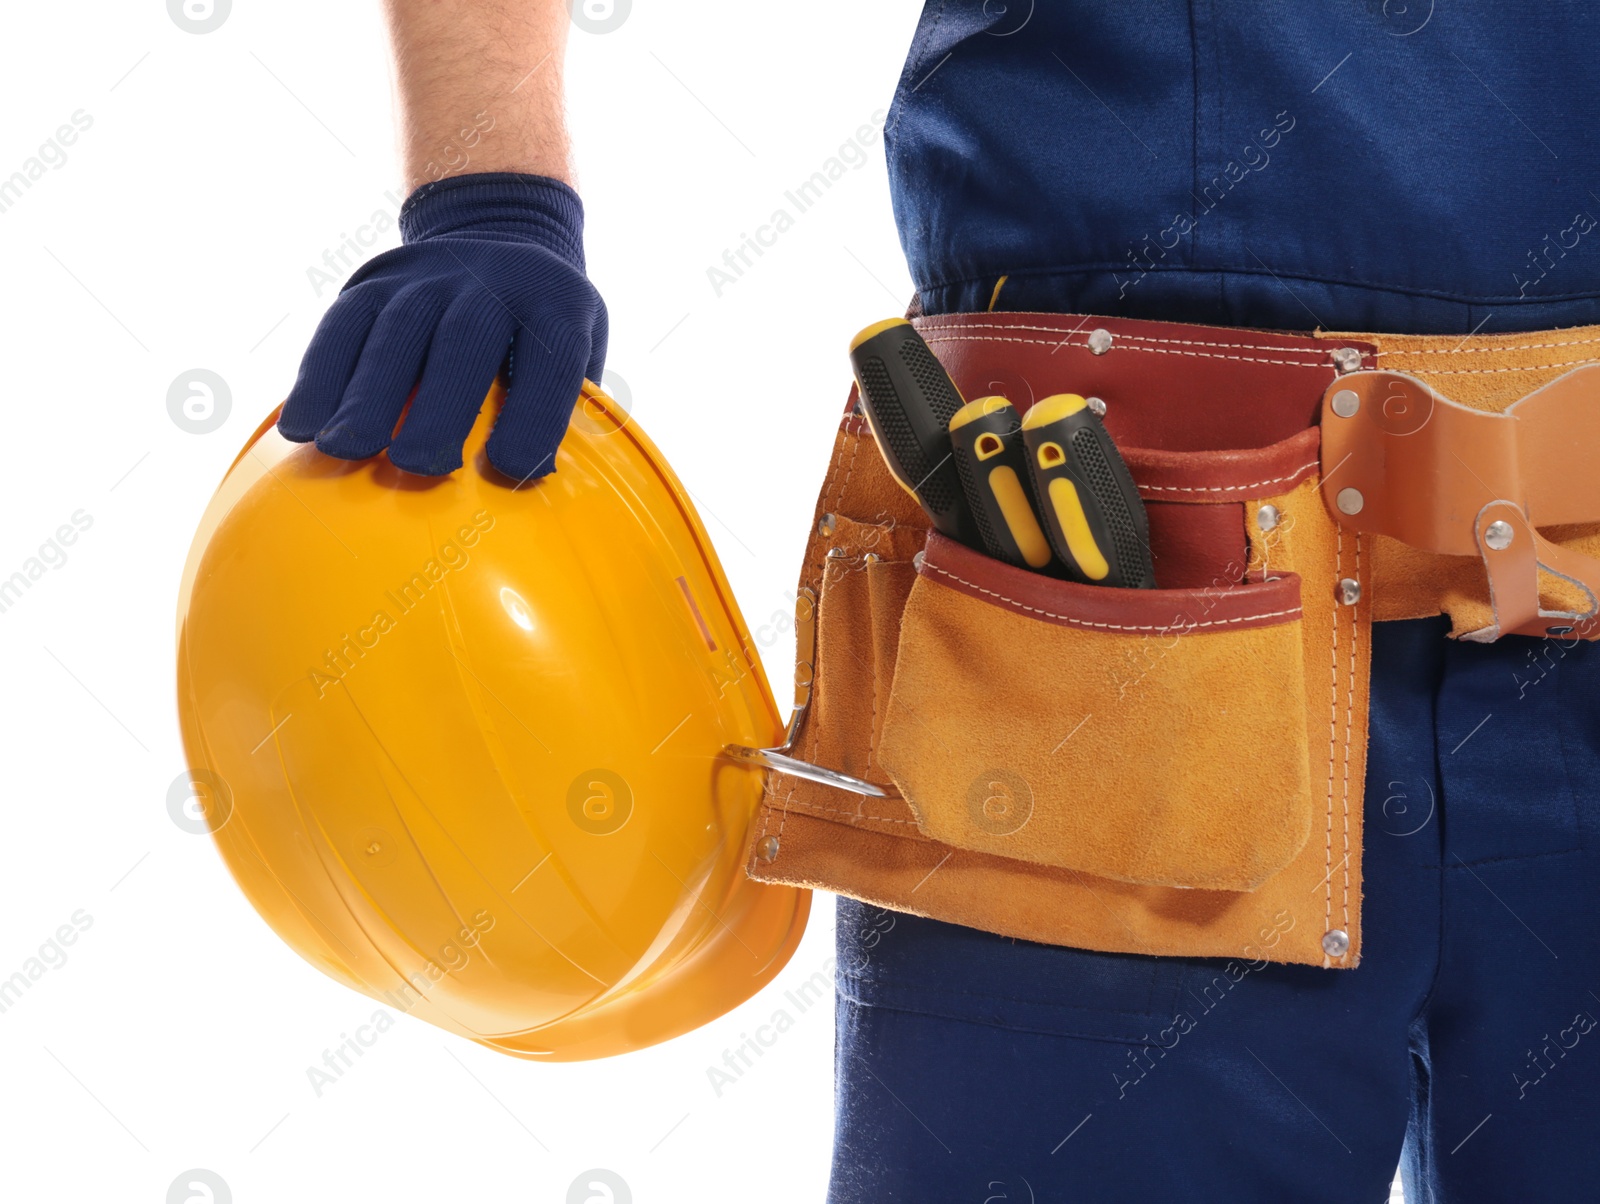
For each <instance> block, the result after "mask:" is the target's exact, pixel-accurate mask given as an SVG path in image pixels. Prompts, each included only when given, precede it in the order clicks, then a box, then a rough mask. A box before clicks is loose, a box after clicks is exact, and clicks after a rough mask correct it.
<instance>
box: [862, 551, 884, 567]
mask: <svg viewBox="0 0 1600 1204" xmlns="http://www.w3.org/2000/svg"><path fill="white" fill-rule="evenodd" d="M861 559H862V561H863V562H864V563H866V564H877V563H878V561H879V560H880V559H881V557H880V556H879V555H878V554H877V553H876V552H868V553H867V554H866V555H865V556H863V557H862V558H861Z"/></svg>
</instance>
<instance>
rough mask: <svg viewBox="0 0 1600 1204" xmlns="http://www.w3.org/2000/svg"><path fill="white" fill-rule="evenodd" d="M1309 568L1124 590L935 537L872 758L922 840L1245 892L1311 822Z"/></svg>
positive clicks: (1286, 856)
mask: <svg viewBox="0 0 1600 1204" xmlns="http://www.w3.org/2000/svg"><path fill="white" fill-rule="evenodd" d="M1305 708H1306V698H1305V675H1304V665H1303V651H1302V645H1301V627H1300V579H1299V578H1298V577H1297V576H1295V575H1294V574H1292V573H1283V574H1281V575H1278V576H1273V577H1269V578H1267V579H1265V580H1260V579H1256V580H1250V579H1246V580H1245V581H1243V582H1241V583H1239V584H1230V585H1225V586H1222V587H1219V588H1205V589H1154V590H1130V589H1114V588H1108V587H1104V586H1086V585H1078V584H1076V583H1073V582H1068V581H1059V580H1055V579H1053V578H1048V577H1044V576H1041V575H1039V574H1036V573H1029V572H1026V571H1023V570H1020V569H1016V568H1013V567H1011V566H1010V565H1006V564H1002V563H1000V562H998V561H995V560H991V559H989V558H988V557H986V556H983V555H980V554H979V553H977V552H974V551H972V550H970V549H968V548H965V547H963V546H961V545H960V544H957V543H954V542H952V541H951V540H948V539H945V538H944V537H943V536H940V535H938V534H933V535H930V536H929V538H928V544H927V547H926V549H925V550H924V553H923V557H922V563H921V567H920V569H919V571H918V574H917V578H916V581H915V583H914V584H913V585H912V587H911V592H910V596H909V599H908V600H907V603H906V607H905V610H904V613H903V615H902V618H901V629H900V641H899V648H898V656H897V659H896V663H895V668H894V678H893V685H892V687H891V689H890V694H889V700H888V705H887V713H886V714H885V715H884V716H883V721H882V742H881V745H880V748H879V761H880V763H881V766H882V768H883V770H885V771H887V772H888V774H889V775H890V776H891V777H892V778H893V780H894V782H895V784H896V785H897V786H898V787H899V789H900V792H901V794H902V795H903V796H904V798H905V800H906V801H907V803H908V804H909V805H910V806H911V808H912V811H913V812H914V814H915V816H916V819H917V823H918V826H919V827H920V828H921V829H922V830H923V832H925V833H926V834H927V835H928V836H930V837H932V838H933V839H935V840H938V841H941V842H943V843H945V844H948V845H952V846H954V847H956V848H961V849H970V850H975V851H979V852H984V853H990V854H995V855H998V856H1002V857H1008V858H1013V859H1016V860H1021V861H1027V862H1033V863H1038V864H1043V865H1051V866H1058V867H1063V868H1066V869H1070V870H1077V871H1081V872H1083V873H1087V874H1093V875H1096V876H1098V877H1103V878H1112V879H1118V880H1121V881H1125V882H1133V883H1141V884H1149V885H1161V886H1175V887H1196V888H1207V889H1212V890H1229V891H1249V890H1254V889H1255V888H1256V887H1258V886H1260V885H1261V884H1262V883H1263V882H1264V881H1266V880H1267V878H1269V877H1270V876H1271V875H1273V874H1274V873H1276V872H1277V871H1278V870H1280V869H1282V868H1283V867H1284V866H1285V865H1286V864H1288V862H1289V861H1290V860H1291V859H1292V858H1293V857H1294V856H1295V854H1296V853H1297V852H1299V850H1300V849H1301V847H1302V846H1303V845H1304V844H1305V841H1306V838H1307V836H1308V835H1309V833H1310V827H1311V813H1312V799H1311V783H1310V773H1309V757H1308V750H1307V743H1308V737H1307V725H1306V718H1305V716H1306V709H1305Z"/></svg>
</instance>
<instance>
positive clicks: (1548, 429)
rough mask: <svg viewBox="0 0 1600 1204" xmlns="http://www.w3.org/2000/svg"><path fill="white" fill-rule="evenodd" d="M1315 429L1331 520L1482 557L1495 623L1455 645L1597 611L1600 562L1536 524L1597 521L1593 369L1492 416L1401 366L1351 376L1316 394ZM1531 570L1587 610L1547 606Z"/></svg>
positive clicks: (1563, 625)
mask: <svg viewBox="0 0 1600 1204" xmlns="http://www.w3.org/2000/svg"><path fill="white" fill-rule="evenodd" d="M1321 427H1322V450H1321V457H1322V475H1321V489H1322V495H1323V500H1324V502H1325V503H1326V505H1327V507H1328V510H1329V512H1330V513H1331V514H1332V516H1333V519H1334V521H1335V522H1336V523H1337V524H1339V525H1340V526H1342V527H1344V528H1346V529H1349V530H1354V531H1360V532H1370V533H1374V534H1380V535H1387V536H1390V537H1391V538H1394V539H1398V540H1400V541H1402V542H1403V543H1407V544H1410V545H1411V546H1413V547H1417V548H1421V549H1424V550H1426V551H1430V552H1437V553H1443V554H1446V555H1455V556H1476V557H1478V558H1479V559H1480V560H1482V562H1483V565H1484V571H1485V574H1486V576H1487V579H1488V585H1489V600H1490V604H1491V606H1492V608H1493V611H1494V622H1493V623H1491V624H1490V625H1489V626H1487V627H1483V628H1480V629H1478V630H1476V631H1471V632H1466V633H1464V634H1463V635H1462V636H1461V637H1460V638H1462V639H1464V640H1471V641H1475V642H1479V643H1489V642H1492V641H1494V640H1496V639H1499V638H1500V636H1502V635H1532V636H1540V637H1543V636H1549V635H1568V634H1571V633H1573V632H1574V631H1575V629H1577V628H1578V627H1579V626H1580V625H1582V626H1589V625H1592V624H1593V623H1594V622H1595V620H1596V618H1597V616H1600V561H1597V560H1595V559H1593V558H1592V557H1589V556H1585V555H1583V554H1581V553H1579V552H1576V551H1573V550H1571V549H1569V548H1564V547H1562V546H1561V545H1559V544H1556V543H1553V542H1551V541H1550V540H1548V539H1546V538H1545V537H1544V536H1543V535H1542V534H1540V532H1539V531H1538V529H1537V527H1540V526H1544V527H1548V526H1552V525H1557V524H1565V523H1588V522H1600V472H1596V471H1595V468H1594V461H1595V457H1596V452H1597V451H1600V364H1591V365H1586V366H1584V367H1581V368H1577V369H1575V370H1573V371H1571V372H1568V373H1566V374H1565V375H1564V376H1561V377H1559V378H1557V379H1556V380H1554V381H1552V382H1551V383H1550V384H1548V385H1546V386H1544V387H1543V388H1541V389H1538V390H1536V391H1534V392H1532V393H1529V394H1528V395H1527V396H1525V397H1523V398H1521V399H1519V400H1518V401H1516V402H1515V403H1513V404H1512V405H1511V406H1509V407H1507V408H1506V409H1505V410H1504V411H1503V412H1499V413H1496V412H1493V411H1488V410H1478V409H1473V408H1471V407H1469V406H1465V405H1462V404H1461V403H1459V402H1455V401H1452V400H1450V399H1449V398H1447V397H1445V396H1443V395H1442V394H1440V393H1439V392H1437V391H1436V390H1434V389H1433V388H1431V387H1430V386H1429V385H1427V384H1426V383H1425V382H1423V381H1421V380H1419V379H1417V378H1416V377H1414V376H1409V375H1407V374H1405V373H1402V372H1385V371H1357V372H1352V373H1348V374H1346V375H1343V376H1340V377H1338V378H1336V379H1335V380H1334V381H1333V383H1332V384H1331V385H1329V386H1328V389H1327V390H1326V391H1325V392H1324V394H1323V399H1322V421H1321ZM1541 570H1542V571H1544V572H1547V573H1553V574H1555V575H1556V576H1559V577H1562V578H1565V579H1566V580H1568V581H1569V582H1571V583H1573V584H1574V585H1576V586H1578V587H1579V588H1580V589H1581V590H1582V591H1583V592H1584V593H1585V594H1586V595H1587V597H1588V603H1589V604H1588V608H1587V609H1586V610H1583V611H1563V610H1547V609H1545V608H1544V607H1543V605H1542V600H1541V597H1540V592H1539V574H1540V572H1541Z"/></svg>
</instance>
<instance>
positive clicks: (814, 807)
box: [794, 802, 917, 827]
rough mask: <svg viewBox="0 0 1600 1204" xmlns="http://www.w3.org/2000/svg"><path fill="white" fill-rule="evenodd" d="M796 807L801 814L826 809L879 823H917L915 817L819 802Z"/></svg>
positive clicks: (829, 811)
mask: <svg viewBox="0 0 1600 1204" xmlns="http://www.w3.org/2000/svg"><path fill="white" fill-rule="evenodd" d="M794 809H795V810H796V811H798V812H799V813H800V814H801V815H811V814H813V813H814V812H817V811H824V812H826V813H827V814H829V815H844V816H848V817H849V818H850V819H853V820H854V819H865V820H871V821H872V822H873V823H878V824H910V825H911V826H912V827H916V824H917V821H916V820H914V819H890V818H889V817H888V816H887V815H872V814H869V813H868V812H866V811H846V810H845V809H844V808H843V807H824V806H821V805H820V804H818V803H803V802H802V803H796V804H795V808H794Z"/></svg>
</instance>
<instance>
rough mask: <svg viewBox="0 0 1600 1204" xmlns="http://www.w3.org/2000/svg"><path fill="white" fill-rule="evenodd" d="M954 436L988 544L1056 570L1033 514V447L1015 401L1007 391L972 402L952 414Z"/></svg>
mask: <svg viewBox="0 0 1600 1204" xmlns="http://www.w3.org/2000/svg"><path fill="white" fill-rule="evenodd" d="M950 442H951V444H952V447H953V450H954V452H955V459H956V472H957V473H958V474H959V475H960V477H961V488H962V491H963V492H964V493H965V494H966V498H967V505H968V506H969V507H970V508H971V510H972V514H973V517H974V518H975V519H976V520H977V525H978V533H979V534H980V535H981V536H982V537H983V546H984V550H985V551H986V552H988V554H989V555H990V556H992V557H994V558H995V559H996V560H1003V561H1005V562H1006V563H1007V564H1014V565H1016V566H1017V567H1018V568H1030V569H1033V570H1034V571H1035V572H1049V571H1051V570H1050V566H1051V562H1052V560H1053V557H1052V556H1051V554H1050V541H1049V540H1048V539H1046V538H1045V534H1044V531H1043V530H1042V529H1041V528H1040V526H1039V519H1038V517H1037V516H1036V515H1035V514H1034V506H1033V497H1032V496H1031V495H1032V492H1033V488H1032V483H1031V480H1030V478H1029V475H1028V451H1027V448H1026V447H1024V446H1023V442H1022V419H1021V417H1020V416H1019V415H1018V414H1017V411H1016V409H1015V407H1013V406H1012V404H1011V403H1010V402H1009V401H1007V400H1006V399H1005V398H1004V397H980V398H979V399H978V400H977V401H969V402H967V404H966V405H964V406H962V407H961V408H960V409H959V410H957V411H956V416H955V417H954V418H952V419H951V420H950ZM1057 575H1059V574H1057Z"/></svg>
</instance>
